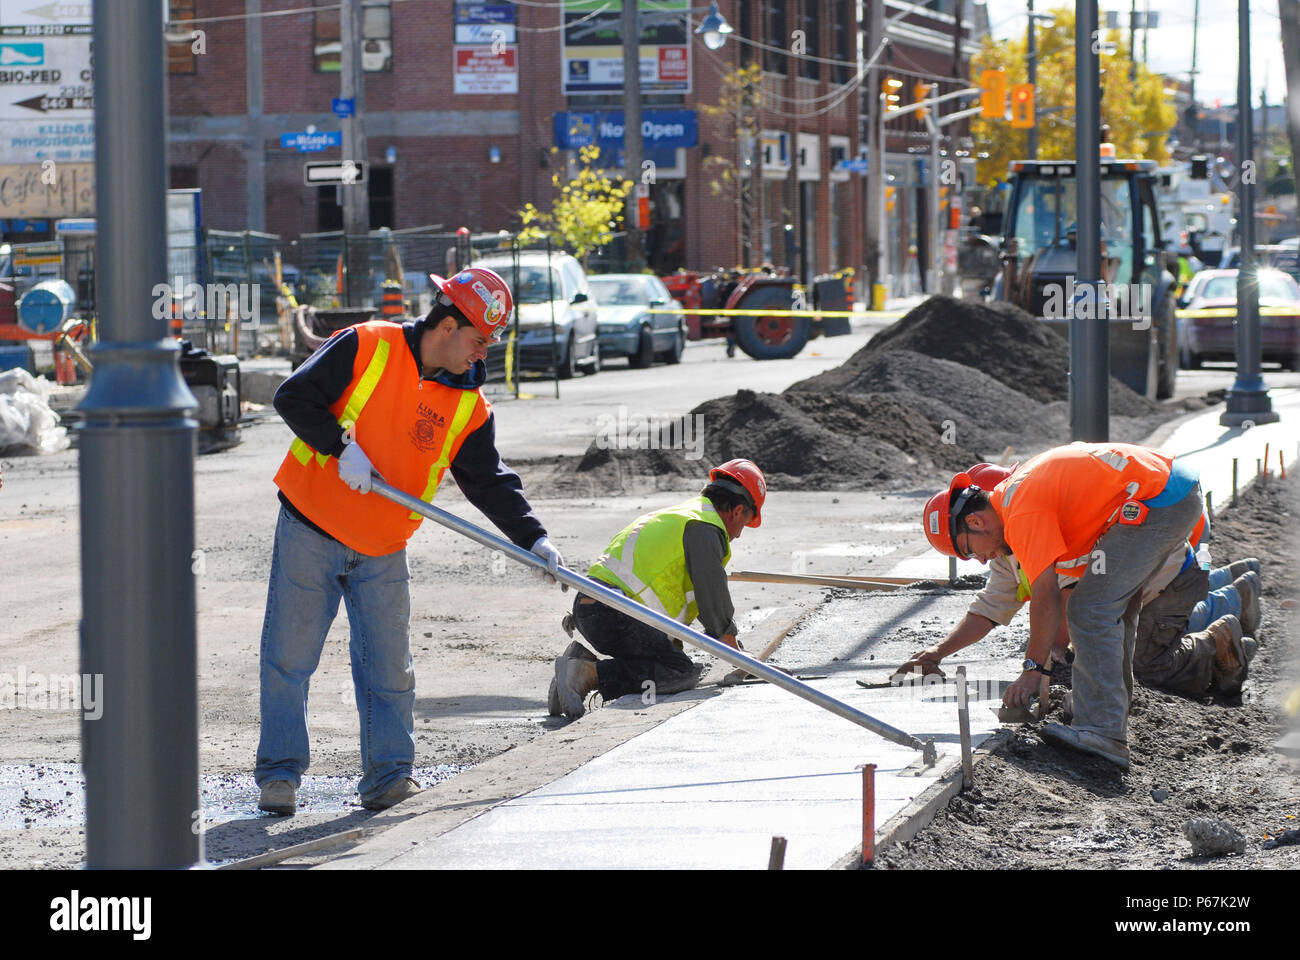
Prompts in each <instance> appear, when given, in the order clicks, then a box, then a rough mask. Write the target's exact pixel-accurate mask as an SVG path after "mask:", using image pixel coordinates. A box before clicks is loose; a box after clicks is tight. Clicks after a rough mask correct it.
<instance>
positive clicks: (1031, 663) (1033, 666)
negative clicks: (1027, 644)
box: [1020, 657, 1052, 677]
mask: <svg viewBox="0 0 1300 960" xmlns="http://www.w3.org/2000/svg"><path fill="white" fill-rule="evenodd" d="M1020 666H1021V669H1023V670H1037V671H1038V672H1039V673H1041V674H1042V675H1043V676H1045V677H1050V676H1051V675H1052V671H1051V670H1049V669H1047V667H1045V666H1043V665H1042V664H1041V663H1039V662H1038V661H1037V660H1035V659H1033V658H1032V657H1025V662H1024V663H1022V664H1021V665H1020Z"/></svg>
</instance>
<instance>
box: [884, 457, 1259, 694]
mask: <svg viewBox="0 0 1300 960" xmlns="http://www.w3.org/2000/svg"><path fill="white" fill-rule="evenodd" d="M1014 471H1015V467H1014V466H1013V467H1002V466H998V465H996V464H991V463H977V464H975V466H973V467H971V468H970V469H969V470H967V471H966V472H967V473H968V474H970V477H971V480H972V482H974V483H975V484H977V485H978V486H980V487H981V488H983V489H985V490H991V489H993V488H994V487H995V486H997V484H998V483H1000V482H1001V481H1002V480H1005V479H1006V478H1007V477H1009V476H1011V474H1012V473H1013V472H1014ZM1207 530H1208V520H1207V519H1206V518H1205V516H1204V515H1202V519H1201V522H1200V523H1198V525H1197V527H1196V529H1195V530H1193V533H1192V539H1191V540H1190V541H1188V542H1184V543H1180V544H1179V545H1178V546H1177V547H1176V548H1175V549H1174V550H1173V551H1172V552H1171V553H1170V554H1169V556H1168V557H1166V559H1165V561H1164V563H1162V564H1161V566H1160V569H1159V571H1158V572H1157V573H1156V575H1155V576H1154V577H1153V578H1152V579H1151V581H1150V582H1148V584H1147V586H1146V588H1145V589H1144V590H1143V594H1142V612H1141V615H1140V616H1139V618H1138V630H1137V639H1136V643H1135V647H1134V656H1133V674H1134V676H1135V677H1137V679H1138V680H1140V681H1142V682H1143V683H1144V684H1147V685H1148V686H1155V687H1161V688H1163V689H1165V690H1171V691H1173V692H1174V693H1179V694H1182V695H1184V696H1188V697H1201V696H1204V695H1205V694H1206V693H1207V692H1211V693H1222V694H1224V695H1227V696H1233V695H1236V694H1237V693H1239V692H1240V691H1241V686H1242V684H1243V683H1244V682H1245V679H1246V675H1247V666H1248V664H1249V662H1250V660H1251V659H1253V658H1254V654H1255V651H1256V650H1257V648H1258V647H1257V644H1256V642H1255V640H1254V636H1255V634H1256V631H1257V630H1258V627H1259V594H1260V563H1259V561H1258V560H1257V559H1255V558H1254V557H1248V558H1247V559H1245V560H1238V561H1236V562H1235V563H1231V564H1228V565H1227V566H1224V567H1219V568H1218V569H1216V570H1209V571H1206V570H1203V569H1202V568H1201V565H1200V563H1199V562H1198V560H1197V548H1198V547H1199V546H1200V543H1201V538H1202V537H1203V536H1204V535H1205V534H1206V532H1207ZM1057 580H1058V583H1059V584H1060V587H1061V592H1062V594H1063V595H1068V593H1069V592H1070V591H1072V590H1073V589H1074V585H1075V584H1076V583H1077V582H1078V577H1075V576H1066V575H1063V574H1059V573H1058V577H1057ZM1030 595H1031V591H1030V589H1029V584H1028V581H1027V578H1026V576H1025V573H1024V570H1023V569H1021V568H1020V566H1019V564H1018V563H1017V562H1016V558H1015V557H1013V556H1008V557H995V558H993V559H992V560H991V561H990V562H989V576H988V582H987V583H986V584H985V586H984V588H983V589H982V590H980V592H979V593H978V595H976V597H975V599H974V600H973V601H972V602H971V605H970V609H969V610H967V612H966V615H965V616H964V617H963V618H962V619H961V622H960V623H958V624H957V626H956V627H955V628H953V630H952V632H951V633H949V634H948V636H947V637H946V638H944V640H943V641H942V642H941V643H938V644H936V645H935V646H933V647H929V648H927V649H925V650H921V651H919V652H917V653H915V654H913V655H912V657H911V658H910V659H909V660H908V661H907V662H906V663H904V664H903V665H902V666H901V667H899V668H898V673H899V674H906V673H909V672H912V671H913V670H915V669H918V668H919V669H920V671H921V672H922V673H923V674H929V673H934V672H939V673H942V671H940V670H939V664H940V662H942V660H943V659H944V658H945V657H947V656H949V655H951V654H953V653H956V652H957V651H958V650H962V649H964V648H966V647H968V646H970V645H971V644H973V643H975V642H977V641H979V640H980V639H982V638H983V637H984V636H985V635H986V634H988V633H989V631H990V630H992V629H993V628H994V627H996V626H998V625H999V624H1000V625H1002V626H1006V625H1007V624H1009V623H1010V622H1011V620H1012V618H1013V617H1014V616H1015V615H1016V613H1017V612H1018V611H1019V610H1020V608H1021V606H1023V605H1024V604H1025V603H1027V602H1028V601H1029V599H1030ZM1067 604H1068V596H1067ZM1069 640H1070V638H1069V631H1068V629H1065V624H1064V622H1063V623H1062V630H1061V633H1060V634H1059V635H1058V636H1057V638H1056V640H1055V642H1054V643H1053V645H1052V661H1053V662H1052V672H1053V676H1052V683H1053V684H1055V683H1057V682H1064V683H1065V685H1066V686H1069V682H1068V676H1069V672H1070V671H1069V667H1068V665H1066V664H1067V658H1068V659H1073V656H1074V654H1073V652H1072V651H1067V645H1068V644H1069ZM1062 671H1064V674H1065V678H1062V677H1061V674H1062Z"/></svg>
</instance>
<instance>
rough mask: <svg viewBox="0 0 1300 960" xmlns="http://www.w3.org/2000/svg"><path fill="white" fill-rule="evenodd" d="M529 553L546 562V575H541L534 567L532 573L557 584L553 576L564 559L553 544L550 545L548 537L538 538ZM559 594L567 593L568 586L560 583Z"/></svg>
mask: <svg viewBox="0 0 1300 960" xmlns="http://www.w3.org/2000/svg"><path fill="white" fill-rule="evenodd" d="M530 552H531V553H533V554H534V555H535V556H537V557H540V558H541V559H542V560H545V561H546V569H547V572H546V573H543V572H542V571H541V570H538V569H537V568H536V567H534V568H533V570H534V572H535V573H536V574H537V575H538V576H539V577H541V578H542V579H543V580H549V581H550V582H551V583H559V581H558V580H557V579H556V578H555V574H556V573H557V572H558V571H559V568H560V567H561V566H563V565H564V558H563V557H562V556H560V551H559V550H556V549H555V544H553V543H551V541H550V539H549V538H548V537H538V538H537V542H536V543H534V544H533V545H532V548H531V551H530ZM560 592H561V593H568V592H569V585H568V584H566V583H560Z"/></svg>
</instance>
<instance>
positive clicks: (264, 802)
mask: <svg viewBox="0 0 1300 960" xmlns="http://www.w3.org/2000/svg"><path fill="white" fill-rule="evenodd" d="M297 805H298V791H297V789H296V788H295V787H294V785H293V784H292V783H290V782H289V781H288V780H269V781H267V782H266V783H264V784H262V798H261V800H259V801H258V803H257V809H259V810H265V811H266V812H267V813H274V814H277V815H279V816H281V817H292V816H293V812H294V810H295V809H297Z"/></svg>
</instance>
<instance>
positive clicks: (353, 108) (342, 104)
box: [330, 97, 357, 117]
mask: <svg viewBox="0 0 1300 960" xmlns="http://www.w3.org/2000/svg"><path fill="white" fill-rule="evenodd" d="M330 108H331V109H332V110H333V111H334V115H335V116H337V117H350V116H352V115H353V114H354V113H356V112H357V102H356V100H354V99H353V98H352V97H348V98H347V99H344V98H343V97H335V98H334V99H333V100H331V101H330Z"/></svg>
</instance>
